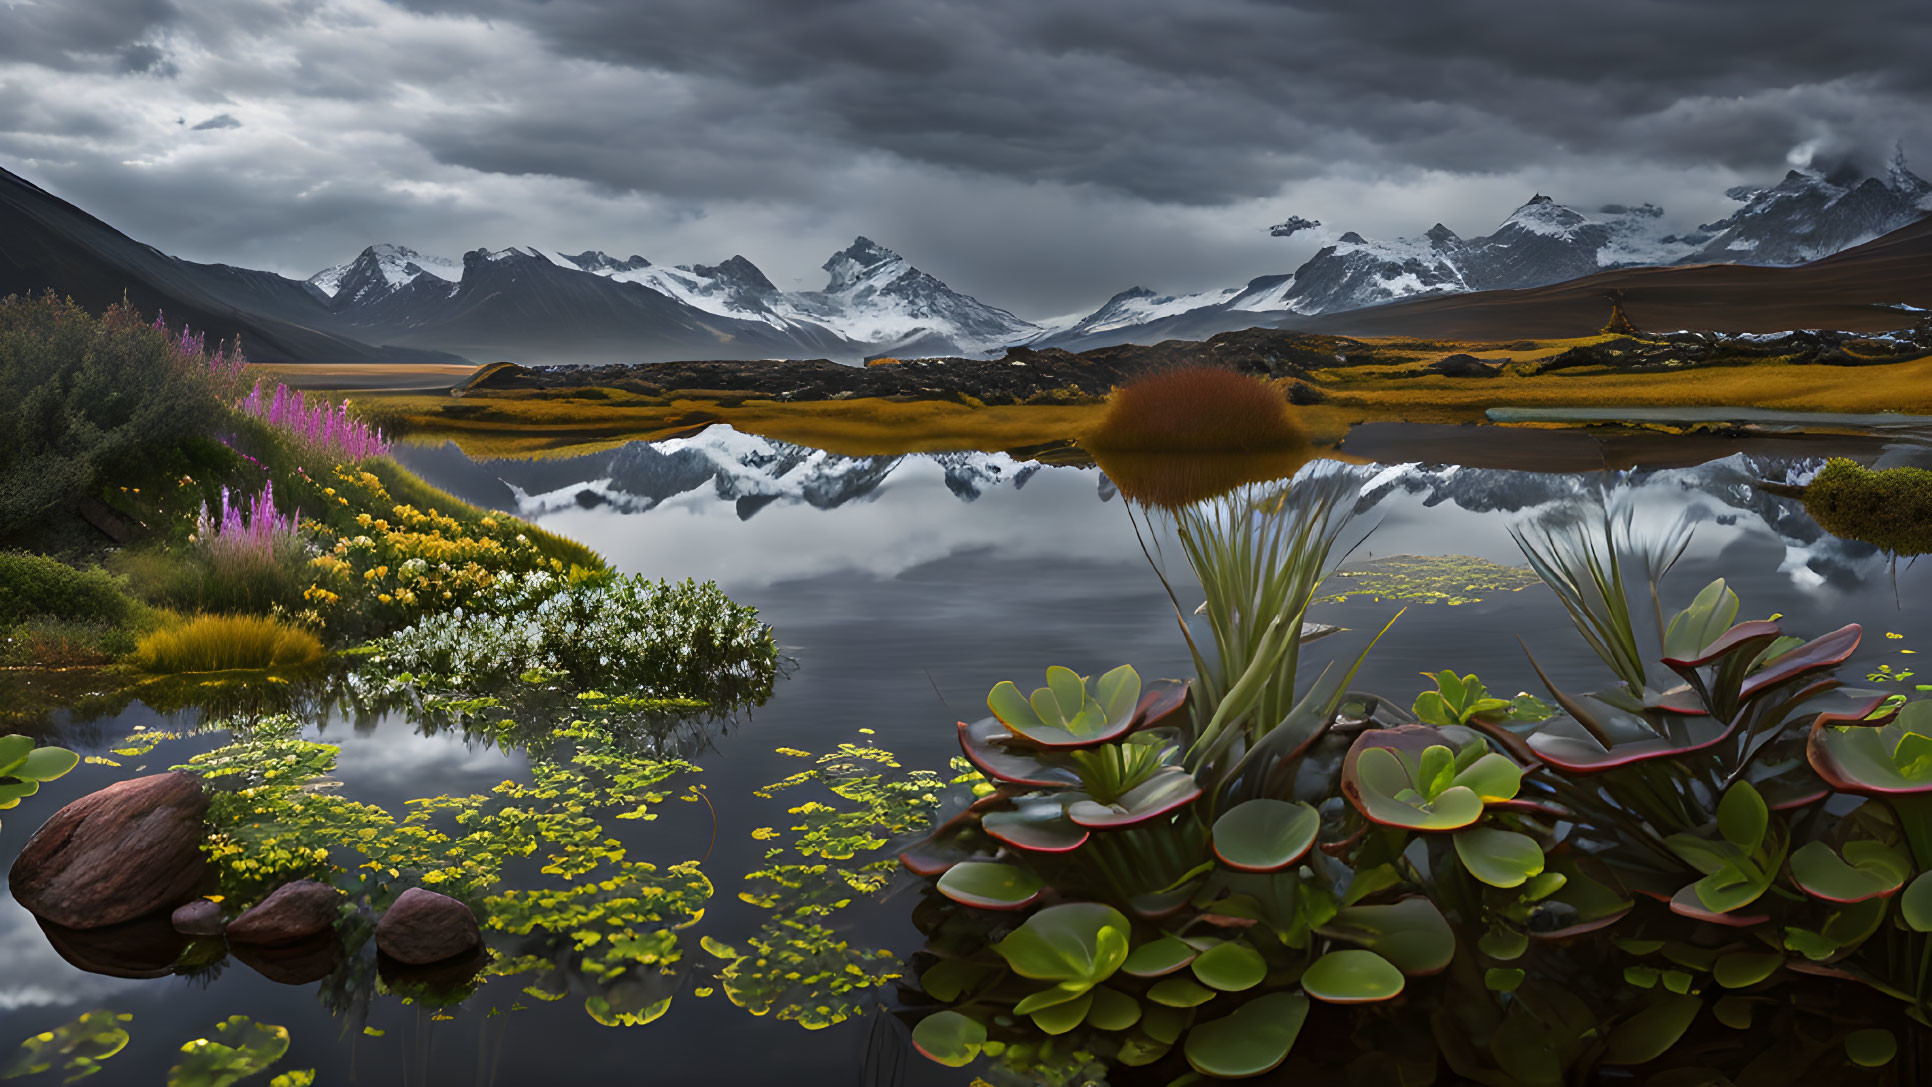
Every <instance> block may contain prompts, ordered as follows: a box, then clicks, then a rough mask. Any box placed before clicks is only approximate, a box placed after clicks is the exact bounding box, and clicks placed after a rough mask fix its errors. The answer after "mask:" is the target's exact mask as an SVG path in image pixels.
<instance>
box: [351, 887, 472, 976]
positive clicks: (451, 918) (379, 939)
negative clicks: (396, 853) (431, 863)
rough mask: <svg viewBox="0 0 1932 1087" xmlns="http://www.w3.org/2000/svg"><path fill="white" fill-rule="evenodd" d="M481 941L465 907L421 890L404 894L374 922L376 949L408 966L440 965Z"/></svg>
mask: <svg viewBox="0 0 1932 1087" xmlns="http://www.w3.org/2000/svg"><path fill="white" fill-rule="evenodd" d="M482 942H483V933H482V932H481V931H480V930H479V929H478V928H477V926H476V915H475V914H473V913H471V912H470V908H469V907H468V906H465V905H463V904H462V903H461V902H458V901H457V900H455V899H454V898H451V897H450V896H448V895H442V894H437V893H436V892H435V891H426V890H424V889H422V888H421V887H411V888H410V889H409V890H407V891H404V892H403V893H402V894H401V895H400V896H399V897H397V899H396V902H395V905H393V906H390V907H389V912H387V913H385V914H383V915H382V920H380V921H378V922H376V947H377V948H378V949H379V950H381V952H382V953H383V954H385V955H387V956H389V957H390V958H392V959H395V960H396V961H397V962H400V963H406V964H408V965H410V966H423V965H426V964H428V963H432V962H442V961H443V960H444V959H448V958H451V957H454V956H456V955H460V954H462V953H463V952H465V951H468V950H470V949H471V948H474V947H476V946H477V945H478V944H480V943H482Z"/></svg>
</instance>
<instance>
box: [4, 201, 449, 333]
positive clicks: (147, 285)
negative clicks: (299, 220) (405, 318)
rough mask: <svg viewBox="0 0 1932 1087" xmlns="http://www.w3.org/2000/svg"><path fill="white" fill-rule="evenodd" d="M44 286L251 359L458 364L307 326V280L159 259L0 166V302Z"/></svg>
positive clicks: (320, 316) (320, 318)
mask: <svg viewBox="0 0 1932 1087" xmlns="http://www.w3.org/2000/svg"><path fill="white" fill-rule="evenodd" d="M50 287H51V288H53V289H54V290H56V291H58V292H59V293H61V294H63V295H67V296H69V297H72V298H73V299H74V300H75V301H76V302H79V303H80V304H81V305H83V306H86V307H87V308H89V309H93V310H100V309H104V308H105V307H107V306H108V305H111V304H112V303H114V302H118V301H120V300H121V299H122V297H126V298H127V300H128V301H130V302H132V303H134V305H135V306H137V307H139V308H140V309H141V310H142V311H144V312H148V313H152V312H154V311H156V310H161V311H163V312H165V313H166V315H167V318H168V323H169V324H172V325H175V326H177V327H178V326H180V325H181V324H183V323H186V324H189V325H192V326H193V327H194V328H195V329H197V330H199V331H205V332H207V333H208V334H209V336H210V338H218V339H228V338H229V337H232V336H237V335H239V336H241V337H242V347H243V349H244V350H245V351H246V352H247V354H248V357H249V358H250V359H252V360H254V361H256V362H455V361H460V360H458V359H456V358H455V357H454V356H450V355H445V354H443V353H441V352H437V351H424V350H417V349H408V348H390V347H372V346H370V345H369V344H366V343H363V342H360V341H358V340H355V339H352V338H349V337H346V336H342V335H338V334H336V333H334V332H331V331H329V330H327V329H325V328H322V327H317V326H319V325H321V324H324V323H326V322H327V321H328V313H327V310H325V309H324V308H323V307H322V305H321V303H320V302H319V301H318V300H317V298H316V294H315V292H314V291H313V289H312V288H310V287H309V286H308V285H307V284H304V283H301V282H299V281H296V280H292V279H285V278H283V277H281V276H278V275H275V274H273V273H270V272H257V271H251V270H249V269H246V268H231V267H229V266H228V265H224V264H195V263H192V262H190V261H184V260H179V259H177V258H175V257H171V256H168V255H167V254H166V253H163V252H161V251H160V250H159V249H156V248H154V247H153V246H151V245H143V244H142V243H140V242H137V241H135V240H134V239H132V238H130V237H128V236H127V235H125V234H122V233H121V232H120V231H118V230H115V229H114V228H113V227H111V226H108V225H107V224H106V223H103V222H101V221H100V220H99V219H96V218H94V217H93V216H92V215H89V214H87V213H86V212H84V211H82V210H80V209H79V208H77V207H75V206H73V205H72V204H69V203H67V202H66V201H64V200H61V199H60V198H58V197H56V196H54V195H53V194H51V193H49V192H47V191H46V190H44V189H41V188H40V187H39V186H37V185H34V184H33V183H31V182H29V181H27V180H25V179H24V178H21V177H19V176H17V175H15V174H12V173H9V172H8V171H6V170H4V169H0V296H4V295H9V294H29V293H36V292H39V291H43V290H46V289H48V288H50ZM311 322H313V323H311Z"/></svg>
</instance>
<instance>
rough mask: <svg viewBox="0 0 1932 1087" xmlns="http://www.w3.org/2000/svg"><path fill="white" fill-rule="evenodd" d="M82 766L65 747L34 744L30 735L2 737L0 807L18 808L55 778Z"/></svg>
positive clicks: (0, 744) (0, 749)
mask: <svg viewBox="0 0 1932 1087" xmlns="http://www.w3.org/2000/svg"><path fill="white" fill-rule="evenodd" d="M79 765H80V756H79V755H77V754H75V753H74V752H72V751H69V750H67V749H66V748H64V747H53V746H48V747H35V746H34V741H33V737H31V736H20V735H11V736H0V809H5V808H12V807H17V806H18V805H19V804H20V802H21V801H22V800H24V799H26V798H27V797H30V796H32V795H34V794H35V793H37V792H39V791H40V786H41V784H42V783H43V782H48V781H52V780H54V779H55V778H58V777H60V776H61V775H63V774H65V773H67V772H68V771H69V770H72V769H73V768H74V767H76V766H79Z"/></svg>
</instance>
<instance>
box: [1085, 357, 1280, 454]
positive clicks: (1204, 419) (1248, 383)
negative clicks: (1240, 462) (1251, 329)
mask: <svg viewBox="0 0 1932 1087" xmlns="http://www.w3.org/2000/svg"><path fill="white" fill-rule="evenodd" d="M1085 444H1086V445H1087V447H1088V448H1090V449H1096V450H1111V451H1119V452H1145V453H1262V452H1272V451H1277V450H1284V449H1293V448H1298V447H1300V446H1301V445H1303V444H1304V439H1303V438H1302V435H1301V431H1300V430H1299V429H1298V428H1297V427H1296V426H1295V424H1294V421H1293V420H1291V419H1290V418H1289V417H1288V401H1287V398H1285V397H1283V396H1282V395H1281V392H1280V390H1278V389H1276V388H1275V387H1274V385H1272V384H1270V383H1269V382H1268V381H1267V380H1266V379H1264V378H1258V377H1250V376H1248V375H1246V374H1240V373H1236V372H1235V371H1233V370H1229V369H1227V368H1225V367H1220V366H1182V367H1176V368H1174V369H1171V370H1162V371H1160V372H1159V373H1155V374H1149V375H1148V376H1146V377H1143V378H1137V379H1136V380H1134V381H1131V382H1129V383H1128V384H1126V385H1122V386H1120V387H1119V388H1117V389H1115V390H1114V391H1113V395H1112V396H1110V397H1109V398H1108V400H1107V410H1106V412H1105V414H1103V415H1102V416H1101V418H1100V423H1099V425H1097V426H1096V427H1094V429H1093V432H1092V433H1091V434H1089V435H1088V436H1087V439H1086V442H1085Z"/></svg>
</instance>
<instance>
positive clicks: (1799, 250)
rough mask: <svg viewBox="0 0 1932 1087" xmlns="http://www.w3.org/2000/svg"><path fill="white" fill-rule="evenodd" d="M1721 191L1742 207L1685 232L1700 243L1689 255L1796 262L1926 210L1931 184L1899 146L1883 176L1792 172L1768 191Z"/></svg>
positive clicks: (1700, 258)
mask: <svg viewBox="0 0 1932 1087" xmlns="http://www.w3.org/2000/svg"><path fill="white" fill-rule="evenodd" d="M1728 195H1730V196H1731V197H1733V198H1734V199H1739V200H1742V201H1744V206H1743V207H1741V208H1739V209H1738V210H1737V211H1735V212H1733V213H1732V214H1731V215H1730V216H1729V217H1728V218H1724V219H1720V220H1718V221H1717V222H1714V223H1706V224H1704V225H1703V226H1700V227H1698V228H1697V231H1696V233H1695V234H1692V235H1690V236H1688V237H1686V238H1685V239H1684V240H1686V241H1694V242H1699V243H1702V248H1701V249H1699V250H1698V251H1697V253H1696V254H1695V256H1694V257H1692V258H1691V259H1693V260H1695V261H1697V262H1699V263H1704V262H1719V261H1724V262H1734V263H1739V264H1802V263H1804V262H1806V261H1812V260H1817V259H1818V258H1820V257H1828V256H1830V255H1831V254H1833V253H1836V252H1838V251H1840V250H1843V249H1849V248H1850V247H1852V246H1854V245H1858V244H1859V243H1861V242H1868V241H1871V240H1872V239H1873V238H1876V237H1878V236H1880V235H1882V234H1888V233H1890V232H1892V231H1894V230H1897V229H1898V228H1899V227H1902V226H1904V225H1906V224H1907V223H1911V222H1915V221H1916V220H1918V219H1919V218H1920V217H1921V216H1923V215H1924V214H1925V213H1926V212H1927V211H1932V182H1928V181H1926V180H1925V179H1924V178H1922V177H1920V176H1918V175H1917V174H1914V173H1913V172H1912V171H1910V170H1908V169H1906V167H1905V155H1904V152H1903V151H1902V150H1901V151H1895V152H1894V153H1893V155H1892V161H1891V164H1890V166H1889V167H1888V168H1887V170H1886V176H1885V177H1884V178H1883V179H1880V178H1876V177H1868V178H1864V179H1862V180H1861V179H1860V178H1859V177H1858V175H1857V173H1856V172H1850V173H1846V172H1842V171H1841V172H1836V173H1833V174H1831V175H1830V176H1826V175H1822V174H1817V173H1809V172H1800V171H1797V170H1792V171H1791V172H1790V173H1787V174H1785V175H1784V180H1782V181H1780V182H1778V183H1777V184H1776V185H1773V186H1771V187H1770V188H1765V189H1749V188H1744V189H1732V190H1731V191H1730V193H1729V194H1728Z"/></svg>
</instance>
